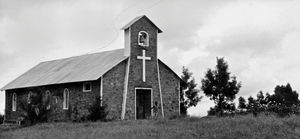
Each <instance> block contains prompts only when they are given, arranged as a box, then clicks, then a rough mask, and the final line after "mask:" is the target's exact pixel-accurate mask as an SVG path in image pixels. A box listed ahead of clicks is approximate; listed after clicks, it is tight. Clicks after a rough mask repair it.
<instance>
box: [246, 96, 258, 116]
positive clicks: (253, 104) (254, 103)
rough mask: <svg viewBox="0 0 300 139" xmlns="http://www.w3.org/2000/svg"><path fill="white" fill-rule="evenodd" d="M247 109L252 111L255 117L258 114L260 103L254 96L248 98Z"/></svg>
mask: <svg viewBox="0 0 300 139" xmlns="http://www.w3.org/2000/svg"><path fill="white" fill-rule="evenodd" d="M247 111H248V112H252V113H253V115H254V116H255V117H256V116H257V114H258V103H257V100H255V99H254V98H253V97H252V96H250V97H249V98H248V105H247Z"/></svg>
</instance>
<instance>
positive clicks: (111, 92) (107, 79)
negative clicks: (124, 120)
mask: <svg viewBox="0 0 300 139" xmlns="http://www.w3.org/2000/svg"><path fill="white" fill-rule="evenodd" d="M126 65H127V60H124V61H123V62H121V63H119V64H118V65H117V66H115V67H114V68H112V69H111V70H110V71H108V72H107V73H106V74H104V77H103V81H102V82H103V104H106V105H107V108H106V109H107V110H108V111H109V113H108V115H107V118H108V119H121V111H122V101H123V91H124V81H125V72H126Z"/></svg>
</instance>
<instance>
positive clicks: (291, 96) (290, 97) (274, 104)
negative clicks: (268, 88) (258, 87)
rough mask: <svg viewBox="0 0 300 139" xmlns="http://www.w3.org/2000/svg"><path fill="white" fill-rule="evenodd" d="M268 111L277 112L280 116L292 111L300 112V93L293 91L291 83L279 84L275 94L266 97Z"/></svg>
mask: <svg viewBox="0 0 300 139" xmlns="http://www.w3.org/2000/svg"><path fill="white" fill-rule="evenodd" d="M265 101H266V103H267V107H268V111H271V112H275V113H277V114H278V115H279V116H286V115H289V114H292V113H299V111H298V109H299V108H298V107H299V99H298V93H297V92H296V91H293V89H292V87H291V85H290V84H289V83H288V84H287V85H277V86H276V87H275V89H274V94H273V95H269V94H267V97H266V99H265Z"/></svg>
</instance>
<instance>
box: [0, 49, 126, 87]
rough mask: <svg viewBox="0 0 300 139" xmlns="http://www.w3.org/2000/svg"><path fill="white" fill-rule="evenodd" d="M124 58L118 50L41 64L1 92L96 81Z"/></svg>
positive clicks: (122, 51)
mask: <svg viewBox="0 0 300 139" xmlns="http://www.w3.org/2000/svg"><path fill="white" fill-rule="evenodd" d="M126 58H127V57H126V56H124V49H118V50H113V51H105V52H100V53H94V54H87V55H81V56H75V57H70V58H64V59H58V60H53V61H46V62H41V63H40V64H38V65H36V66H35V67H33V68H32V69H30V70H29V71H27V72H25V73H24V74H23V75H21V76H19V77H18V78H16V79H15V80H13V81H12V82H10V83H9V84H7V85H6V86H4V87H3V88H2V89H1V90H8V89H15V88H25V87H35V86H42V85H50V84H61V83H69V82H79V81H92V80H97V79H99V78H100V77H101V76H102V75H103V74H105V73H106V72H107V71H108V70H110V69H111V68H113V67H114V66H116V65H117V64H118V63H120V62H121V61H123V60H125V59H126Z"/></svg>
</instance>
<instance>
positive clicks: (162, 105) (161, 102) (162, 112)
mask: <svg viewBox="0 0 300 139" xmlns="http://www.w3.org/2000/svg"><path fill="white" fill-rule="evenodd" d="M156 64H157V76H158V88H159V95H160V107H161V116H162V117H163V118H164V117H165V114H164V103H163V99H162V92H161V84H160V74H159V65H158V59H156Z"/></svg>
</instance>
